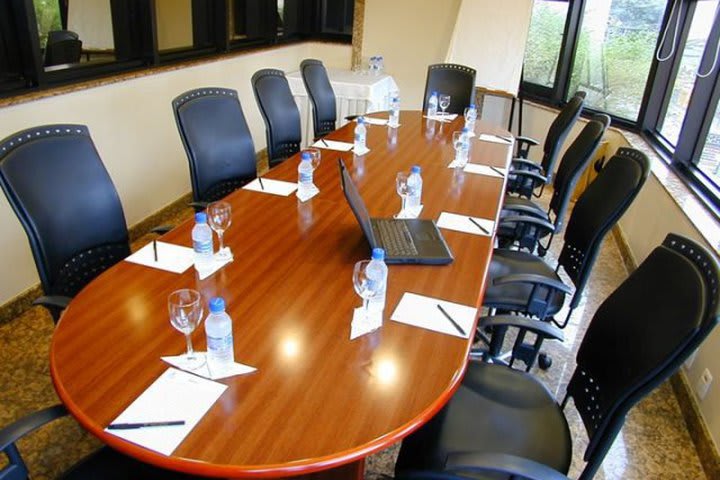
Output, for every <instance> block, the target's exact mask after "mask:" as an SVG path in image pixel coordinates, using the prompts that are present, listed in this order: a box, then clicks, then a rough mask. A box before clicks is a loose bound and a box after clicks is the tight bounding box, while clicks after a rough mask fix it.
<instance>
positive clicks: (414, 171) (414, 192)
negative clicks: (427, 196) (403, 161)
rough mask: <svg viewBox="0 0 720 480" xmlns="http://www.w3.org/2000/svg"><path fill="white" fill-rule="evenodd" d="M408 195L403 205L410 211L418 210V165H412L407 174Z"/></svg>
mask: <svg viewBox="0 0 720 480" xmlns="http://www.w3.org/2000/svg"><path fill="white" fill-rule="evenodd" d="M407 184H408V196H407V201H406V202H407V203H406V204H405V206H406V207H407V208H408V209H409V210H410V212H411V213H414V212H416V211H417V210H419V208H420V205H422V203H421V198H422V184H423V181H422V177H421V176H420V167H419V166H418V165H414V166H413V167H412V168H411V169H410V175H409V176H408V181H407Z"/></svg>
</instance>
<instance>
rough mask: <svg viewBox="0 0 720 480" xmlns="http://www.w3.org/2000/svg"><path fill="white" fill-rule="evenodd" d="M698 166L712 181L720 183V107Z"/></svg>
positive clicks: (714, 116)
mask: <svg viewBox="0 0 720 480" xmlns="http://www.w3.org/2000/svg"><path fill="white" fill-rule="evenodd" d="M697 167H698V169H699V170H700V171H701V172H703V173H704V174H705V175H707V176H708V177H709V179H710V181H711V182H713V183H714V184H715V185H720V108H716V109H715V115H713V119H712V123H711V125H710V132H709V133H708V135H707V137H706V138H705V146H704V147H703V149H702V153H701V154H700V159H699V161H698V164H697Z"/></svg>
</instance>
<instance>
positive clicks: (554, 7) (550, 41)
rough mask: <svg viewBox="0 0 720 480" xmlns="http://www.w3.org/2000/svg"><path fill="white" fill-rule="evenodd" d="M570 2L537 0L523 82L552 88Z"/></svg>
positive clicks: (531, 24)
mask: <svg viewBox="0 0 720 480" xmlns="http://www.w3.org/2000/svg"><path fill="white" fill-rule="evenodd" d="M568 5H569V4H568V2H558V1H551V0H535V3H534V5H533V11H532V18H531V20H530V31H529V32H528V39H527V46H526V49H525V61H524V63H523V81H524V82H530V83H535V84H537V85H542V86H544V87H552V86H553V85H554V84H555V74H556V73H557V67H558V59H559V57H560V47H561V46H562V42H563V32H564V31H565V21H566V19H567V14H568Z"/></svg>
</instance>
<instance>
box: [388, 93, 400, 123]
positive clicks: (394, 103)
mask: <svg viewBox="0 0 720 480" xmlns="http://www.w3.org/2000/svg"><path fill="white" fill-rule="evenodd" d="M388 125H390V126H391V127H397V126H398V125H400V97H399V96H397V95H393V97H392V98H391V99H390V118H389V119H388Z"/></svg>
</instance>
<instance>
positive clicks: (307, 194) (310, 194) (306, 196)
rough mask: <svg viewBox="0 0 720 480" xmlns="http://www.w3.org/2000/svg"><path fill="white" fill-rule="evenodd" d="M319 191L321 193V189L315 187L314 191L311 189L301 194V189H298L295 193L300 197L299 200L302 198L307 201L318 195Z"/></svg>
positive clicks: (302, 200)
mask: <svg viewBox="0 0 720 480" xmlns="http://www.w3.org/2000/svg"><path fill="white" fill-rule="evenodd" d="M318 193H320V190H318V189H317V188H315V190H313V191H311V192H305V193H303V194H302V195H301V194H300V190H298V191H297V193H296V194H295V196H296V197H297V198H298V200H300V201H301V202H307V201H308V200H310V199H311V198H313V197H314V196H315V195H317V194H318Z"/></svg>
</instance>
